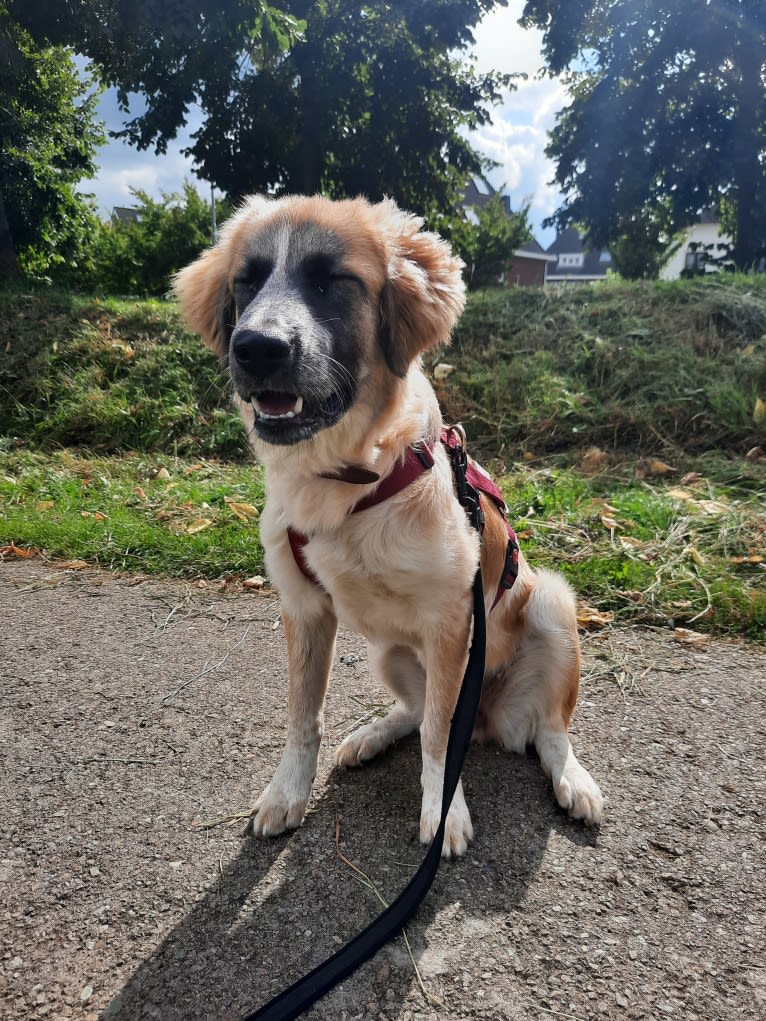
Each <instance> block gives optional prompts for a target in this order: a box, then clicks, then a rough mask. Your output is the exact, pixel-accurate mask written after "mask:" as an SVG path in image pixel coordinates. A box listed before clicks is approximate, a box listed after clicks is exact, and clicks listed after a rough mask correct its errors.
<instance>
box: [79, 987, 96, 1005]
mask: <svg viewBox="0 0 766 1021" xmlns="http://www.w3.org/2000/svg"><path fill="white" fill-rule="evenodd" d="M91 996H93V986H85V988H84V989H83V991H82V992H81V993H80V1003H87V1002H88V1000H89V999H90V998H91Z"/></svg>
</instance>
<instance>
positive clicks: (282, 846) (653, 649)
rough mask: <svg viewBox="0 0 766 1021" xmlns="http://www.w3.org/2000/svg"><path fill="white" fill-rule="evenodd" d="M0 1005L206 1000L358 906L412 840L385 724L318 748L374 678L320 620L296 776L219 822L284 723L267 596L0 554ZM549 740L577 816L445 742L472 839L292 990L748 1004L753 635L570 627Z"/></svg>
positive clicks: (758, 667) (524, 1007) (408, 804)
mask: <svg viewBox="0 0 766 1021" xmlns="http://www.w3.org/2000/svg"><path fill="white" fill-rule="evenodd" d="M0 604H1V605H2V620H3V626H2V630H1V632H0V664H1V666H0V669H1V670H2V686H1V690H2V702H1V704H0V757H1V758H2V766H3V769H2V774H1V775H0V786H1V790H2V797H3V801H4V805H5V809H4V812H3V814H2V817H1V818H0V1017H2V1018H8V1019H32V1018H68V1017H73V1018H78V1019H79V1018H82V1019H85V1018H88V1019H95V1018H104V1019H106V1018H109V1019H115V1018H117V1019H126V1021H128V1019H130V1021H133V1019H139V1018H140V1019H160V1021H174V1019H180V1018H184V1019H194V1021H204V1019H211V1021H212V1019H215V1021H222V1019H236V1018H238V1017H239V1016H240V1015H241V1014H242V1013H243V1012H246V1011H247V1010H249V1009H253V1008H255V1007H256V1006H257V1005H259V1004H261V1003H263V1002H264V1001H265V1000H266V999H268V998H269V996H270V995H273V994H274V993H275V992H277V991H278V990H279V989H280V988H282V987H283V986H285V985H286V984H288V983H289V982H290V981H292V980H293V979H294V978H296V977H297V976H298V975H299V974H302V973H303V972H304V971H305V970H307V969H309V968H310V967H312V966H314V965H315V964H317V963H319V962H320V961H321V960H323V959H324V958H325V957H326V956H328V955H329V953H330V952H332V951H333V950H335V949H336V948H337V946H338V945H339V944H340V943H341V942H344V941H345V940H346V939H347V938H349V937H350V936H352V935H353V934H354V933H355V932H357V931H358V930H359V929H360V928H361V927H362V926H363V925H364V923H365V922H366V921H368V920H369V919H370V918H371V917H373V915H374V914H376V913H377V902H376V900H375V898H374V896H373V894H372V893H370V892H369V890H367V889H365V888H364V886H362V885H361V883H360V882H359V880H358V878H357V877H356V875H355V874H354V872H353V871H352V870H351V869H350V868H349V867H348V866H347V865H346V864H345V863H344V862H343V861H342V860H341V858H340V857H339V856H338V854H337V851H336V843H335V841H336V820H339V825H340V828H341V848H342V850H343V853H344V854H345V855H346V856H347V857H348V858H349V859H350V860H351V861H353V862H354V863H355V864H356V865H358V866H359V867H360V868H361V869H363V870H364V871H365V872H366V873H367V874H368V875H369V876H370V877H371V878H372V879H373V880H374V881H375V883H376V884H377V885H378V887H379V888H380V890H381V892H382V893H383V895H384V896H386V897H393V896H395V894H396V893H397V892H398V890H399V889H400V888H401V887H402V885H403V884H404V882H405V880H406V878H407V877H408V875H409V874H410V873H411V871H412V865H413V864H414V863H417V862H419V861H420V858H421V855H422V851H421V848H420V845H419V844H418V842H417V840H416V828H417V820H418V811H419V782H418V776H419V755H418V747H417V741H416V739H414V738H412V739H409V740H407V741H405V742H403V743H402V744H401V745H399V746H398V747H397V748H396V749H394V750H393V751H392V752H391V753H389V754H387V755H385V756H384V757H383V758H382V759H380V760H379V761H376V762H374V763H372V764H370V765H368V766H366V767H365V768H364V769H361V770H359V771H353V772H343V773H339V772H335V771H332V770H331V769H330V750H331V748H332V747H333V746H334V745H335V744H336V743H337V742H338V741H339V740H340V738H341V737H342V736H343V735H344V734H345V733H347V732H348V730H349V729H351V727H352V726H353V724H354V722H355V721H356V720H358V719H360V718H362V717H364V716H365V714H366V713H368V712H370V711H374V709H375V707H376V703H381V702H384V701H385V700H386V699H385V695H384V694H383V692H382V691H381V690H380V689H379V688H378V687H377V686H376V685H375V684H374V682H372V681H371V680H370V678H369V676H368V672H367V667H366V658H365V652H364V646H363V643H362V642H361V641H360V640H359V639H358V638H356V637H355V636H353V635H349V634H345V633H344V634H342V635H341V638H340V640H339V644H338V656H337V659H336V664H335V668H334V674H333V683H332V686H331V692H330V697H329V700H328V707H327V727H326V730H327V734H326V738H325V741H324V743H323V748H322V754H321V760H320V771H319V775H318V777H317V782H316V786H315V798H314V801H313V802H312V806H311V810H310V814H309V815H308V817H307V819H306V822H305V823H304V825H303V827H302V828H301V829H300V830H298V831H297V832H295V833H293V834H292V835H289V836H286V837H281V838H278V839H275V840H270V841H267V842H261V841H254V840H252V839H250V838H247V837H243V835H242V832H243V829H244V824H243V822H242V821H237V822H236V823H235V824H234V825H229V826H227V825H219V826H216V827H214V828H212V829H209V830H205V829H202V828H201V827H200V826H199V824H200V823H201V822H204V821H207V820H214V819H219V818H221V817H224V816H228V815H234V814H237V813H240V812H243V811H245V810H246V809H247V808H248V806H249V805H250V804H251V802H252V799H253V797H254V795H255V794H257V793H258V791H259V790H260V789H261V788H262V787H263V785H264V784H265V783H266V781H267V780H268V779H269V777H270V774H271V771H272V770H273V768H274V767H275V765H276V763H277V761H278V757H279V754H280V750H281V746H282V741H283V735H284V726H283V705H284V701H285V655H284V648H283V643H282V638H281V634H280V628H279V624H278V619H279V617H278V607H277V604H276V602H275V601H274V600H273V599H272V598H271V597H269V596H268V595H262V594H255V593H252V594H241V593H240V594H235V595H230V594H227V593H226V592H225V591H220V590H219V589H218V588H217V587H216V586H215V585H214V584H208V585H207V586H205V587H197V586H194V585H184V584H180V583H160V582H156V581H146V580H143V581H142V580H139V579H130V578H122V579H115V578H112V577H111V576H108V575H105V574H99V573H96V572H91V571H71V570H63V569H61V568H56V567H53V566H51V565H46V564H42V563H40V562H23V563H9V564H5V565H2V566H0ZM585 653H586V656H585V679H584V683H583V688H582V692H581V701H580V705H579V708H578V713H577V716H576V722H575V728H574V734H575V736H574V742H575V747H576V749H577V752H578V755H579V756H580V758H581V759H582V761H583V763H584V764H585V765H587V767H588V768H589V769H590V770H591V771H592V773H593V775H594V776H595V777H596V779H597V780H598V781H599V783H600V784H601V787H602V789H603V791H604V793H605V795H606V797H607V799H608V800H607V816H606V820H605V823H604V825H603V826H602V827H601V830H600V832H599V833H593V832H589V831H587V830H585V829H583V828H582V827H581V826H580V825H578V824H576V823H573V822H571V821H569V820H568V819H567V817H566V816H565V815H564V813H562V812H561V811H560V810H559V809H558V808H557V807H556V805H555V802H554V799H553V796H552V793H551V792H550V790H549V789H548V784H547V781H546V780H545V779H544V777H543V776H542V773H541V770H540V767H539V764H538V762H537V761H536V759H535V758H533V757H532V756H529V757H527V758H521V757H516V756H506V755H502V754H500V753H499V752H497V751H496V750H495V749H494V748H478V747H477V748H473V749H472V750H471V753H470V755H469V760H468V763H467V766H466V769H465V774H464V777H465V787H466V797H467V800H468V804H469V806H470V807H471V812H472V816H473V821H474V825H475V828H476V840H475V842H474V844H473V845H472V847H471V849H470V851H469V853H468V854H467V855H466V857H465V858H463V859H461V860H460V861H459V862H457V863H446V864H444V865H443V866H442V868H441V869H440V872H439V875H438V877H437V881H436V883H435V885H434V887H433V889H432V891H431V893H430V894H429V896H428V898H427V900H426V902H425V904H424V906H423V908H422V909H421V911H420V913H419V915H418V916H417V918H416V919H415V921H414V922H413V923H412V924H411V925H410V927H409V936H410V942H411V945H412V953H413V955H414V959H415V961H416V962H417V966H418V968H419V970H420V974H421V975H422V979H423V983H424V986H425V989H426V990H427V996H428V998H427V997H426V996H424V994H423V992H422V991H421V988H420V986H419V984H418V980H417V977H416V975H415V971H414V968H413V963H412V961H411V960H410V958H409V956H408V953H407V950H406V947H405V945H404V942H403V940H402V939H401V938H399V939H397V940H396V941H394V942H393V943H391V944H390V945H389V946H388V947H386V948H385V949H384V950H383V951H382V952H381V953H380V954H379V955H378V956H377V958H375V960H373V961H372V962H370V963H369V964H367V965H366V966H365V967H364V968H362V969H361V970H360V971H359V972H358V973H357V974H356V975H354V976H353V977H351V978H350V979H349V980H348V981H346V982H345V983H344V985H343V986H342V987H340V988H339V989H338V990H336V991H334V992H333V993H331V994H330V995H329V996H328V997H327V998H326V999H325V1000H324V1001H323V1003H322V1004H321V1005H320V1006H319V1007H318V1008H316V1009H315V1010H314V1011H313V1012H312V1013H311V1014H310V1015H307V1016H310V1017H312V1018H331V1019H333V1021H335V1019H337V1021H342V1019H345V1021H351V1019H356V1021H394V1019H397V1021H416V1019H418V1021H426V1019H428V1021H433V1019H439V1021H441V1019H452V1018H455V1019H461V1018H487V1019H506V1018H508V1019H533V1018H534V1019H547V1018H552V1019H555V1018H570V1019H581V1021H588V1019H590V1018H599V1017H607V1018H612V1017H615V1018H647V1019H657V1018H666V1017H667V1018H683V1019H690V1021H694V1019H697V1018H700V1019H709V1021H723V1019H729V1018H753V1019H755V1018H762V1017H764V1016H766V958H765V957H764V951H763V946H764V940H763V934H764V931H766V911H765V910H764V908H765V905H766V891H765V890H764V864H765V857H764V848H765V847H766V842H765V841H764V835H765V833H764V831H765V830H766V826H765V820H764V791H765V790H766V771H765V770H764V762H765V760H766V754H765V752H766V737H765V733H766V681H765V678H766V670H765V669H764V668H765V667H766V657H765V656H764V653H763V651H762V650H759V649H756V648H753V647H748V646H745V645H737V644H724V643H712V642H711V643H709V644H705V645H703V646H699V647H695V648H691V647H687V646H683V645H679V644H677V643H674V642H673V641H672V640H670V637H669V636H668V634H667V633H659V632H654V633H652V632H648V631H637V630H634V631H621V632H601V633H600V634H597V635H594V636H588V637H587V638H586V639H585Z"/></svg>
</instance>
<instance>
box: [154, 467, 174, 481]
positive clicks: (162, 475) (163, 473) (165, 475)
mask: <svg viewBox="0 0 766 1021" xmlns="http://www.w3.org/2000/svg"><path fill="white" fill-rule="evenodd" d="M154 477H155V479H162V480H163V481H165V480H167V479H169V478H170V472H169V471H168V470H167V468H158V469H157V471H156V472H155V473H154Z"/></svg>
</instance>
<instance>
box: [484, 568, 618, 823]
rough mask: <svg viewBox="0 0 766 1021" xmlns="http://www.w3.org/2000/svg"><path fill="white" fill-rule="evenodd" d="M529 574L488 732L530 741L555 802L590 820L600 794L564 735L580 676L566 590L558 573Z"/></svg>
mask: <svg viewBox="0 0 766 1021" xmlns="http://www.w3.org/2000/svg"><path fill="white" fill-rule="evenodd" d="M536 578H537V584H536V586H535V589H534V591H533V592H532V595H531V596H530V599H529V602H528V604H527V607H526V623H527V634H526V636H525V638H524V641H523V642H522V643H521V645H520V646H519V648H518V649H517V651H516V655H515V656H514V658H513V660H512V662H511V663H510V664H509V666H508V668H507V671H508V677H507V681H506V684H505V686H504V687H503V688H502V689H501V691H500V693H499V694H498V695H497V696H496V698H495V699H494V700H493V704H492V705H491V706H489V707H488V721H487V723H488V736H493V737H496V738H497V740H498V741H499V742H500V744H501V745H502V746H503V747H504V748H506V749H508V750H509V751H516V752H523V751H524V748H525V746H526V745H527V744H529V743H534V746H535V748H536V749H537V754H538V755H539V756H540V762H541V764H542V767H543V769H544V770H545V772H546V774H547V775H548V776H549V777H550V778H551V782H552V784H553V791H554V794H555V795H556V800H557V801H558V803H559V804H560V805H561V807H562V808H565V809H566V810H567V811H568V812H569V814H570V815H571V816H572V817H573V818H575V819H583V820H585V822H588V823H594V824H595V823H599V822H600V821H601V816H602V813H603V804H604V799H603V797H602V794H601V791H600V790H599V787H598V784H597V783H596V781H595V780H594V779H593V777H592V776H591V775H590V773H589V772H588V771H587V769H585V768H584V767H583V766H581V765H580V763H579V762H578V761H577V758H576V756H575V754H574V752H573V751H572V745H571V742H570V740H569V734H568V729H569V721H570V719H571V716H572V713H573V712H574V708H575V705H576V702H577V694H578V688H579V680H580V649H579V642H578V638H577V620H576V604H575V600H574V595H573V593H572V590H571V589H570V588H569V585H568V584H567V583H566V581H565V580H564V578H563V577H561V575H558V574H555V573H553V572H551V571H545V570H538V571H537V572H536Z"/></svg>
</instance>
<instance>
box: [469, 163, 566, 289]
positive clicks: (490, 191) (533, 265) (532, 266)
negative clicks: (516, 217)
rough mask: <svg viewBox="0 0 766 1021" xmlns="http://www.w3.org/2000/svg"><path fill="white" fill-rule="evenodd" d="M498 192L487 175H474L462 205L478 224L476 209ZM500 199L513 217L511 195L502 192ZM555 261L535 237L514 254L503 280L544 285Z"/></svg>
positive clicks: (509, 283) (514, 284)
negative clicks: (549, 269)
mask: <svg viewBox="0 0 766 1021" xmlns="http://www.w3.org/2000/svg"><path fill="white" fill-rule="evenodd" d="M495 195H497V192H496V190H495V189H494V188H493V187H492V185H491V184H490V183H489V181H485V180H484V178H483V177H481V178H473V177H472V178H471V179H470V180H469V182H468V184H467V185H466V187H465V190H464V192H463V195H462V197H461V200H460V206H461V209H462V210H463V213H464V214H465V216H466V218H467V219H468V220H469V221H470V222H471V223H476V222H477V218H476V208H479V209H481V208H482V206H485V205H486V204H487V202H489V201H490V199H492V198H494V196H495ZM500 198H501V200H502V203H503V206H504V208H505V211H506V213H507V215H508V216H511V214H512V210H511V199H510V196H509V195H501V196H500ZM555 261H556V260H555V258H554V257H552V256H550V255H546V253H545V252H544V251H543V249H542V246H541V245H539V244H538V243H537V241H536V240H535V239H534V238H532V239H531V240H530V241H528V242H527V243H526V244H525V245H522V246H521V248H518V249H517V250H516V251H515V252H514V253H513V258H512V260H511V263H510V265H509V266H508V269H507V270H506V272H505V273H503V275H502V277H501V279H500V281H499V282H500V283H502V284H504V285H505V286H506V287H543V286H544V285H545V282H546V275H547V272H548V266H549V264H550V263H551V262H555Z"/></svg>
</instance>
